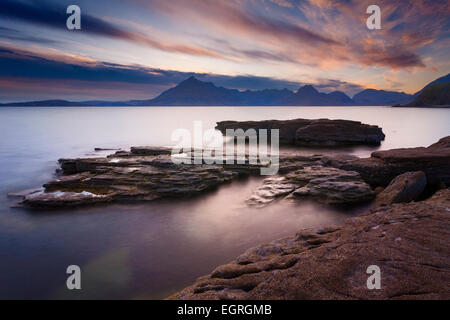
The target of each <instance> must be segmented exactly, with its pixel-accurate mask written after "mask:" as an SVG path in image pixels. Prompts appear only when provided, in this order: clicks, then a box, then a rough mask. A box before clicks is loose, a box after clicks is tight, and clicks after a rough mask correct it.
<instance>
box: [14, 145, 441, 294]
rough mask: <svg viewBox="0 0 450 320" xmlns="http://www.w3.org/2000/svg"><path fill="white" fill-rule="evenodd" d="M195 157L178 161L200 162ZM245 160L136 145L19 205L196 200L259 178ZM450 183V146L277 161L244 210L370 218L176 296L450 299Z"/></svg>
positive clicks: (82, 167)
mask: <svg viewBox="0 0 450 320" xmlns="http://www.w3.org/2000/svg"><path fill="white" fill-rule="evenodd" d="M195 151H196V150H190V151H189V150H188V151H186V150H184V151H183V152H184V153H183V154H182V155H183V157H185V158H187V159H193V157H194V152H195ZM239 156H241V157H243V158H244V159H245V161H244V163H243V164H234V165H227V164H223V165H219V164H206V163H205V162H203V163H202V164H196V165H191V164H175V163H174V162H173V161H172V155H171V150H170V149H168V148H159V147H133V148H131V149H130V151H123V150H119V151H117V152H115V153H113V154H111V155H109V156H107V157H96V158H77V159H60V160H59V164H60V167H61V169H60V170H59V172H58V176H57V178H56V179H55V180H53V181H50V182H48V183H46V184H44V186H43V188H41V189H39V190H33V191H26V192H24V193H19V194H16V195H18V196H21V197H22V205H24V206H27V207H31V208H49V207H50V208H53V207H56V208H61V207H65V208H67V207H76V206H85V205H94V204H102V203H103V204H105V203H112V202H137V201H154V200H157V199H162V198H180V197H190V196H193V195H200V194H202V193H204V192H207V191H209V190H213V189H215V188H217V187H219V186H220V185H222V184H224V183H229V182H231V181H233V180H236V179H239V178H242V177H247V176H251V175H254V176H257V175H259V173H260V168H261V165H254V164H250V162H249V156H248V155H245V154H243V155H239ZM203 161H205V159H204V160H203ZM449 185H450V136H448V137H445V138H442V139H441V140H439V141H438V142H437V143H434V144H432V145H431V146H429V147H420V148H404V149H393V150H386V151H377V152H373V153H372V155H371V157H368V158H358V157H355V156H350V155H343V154H341V155H334V156H330V155H310V156H305V155H303V154H296V153H295V152H290V153H281V154H280V159H279V173H278V175H276V176H271V177H269V178H267V179H264V180H262V182H261V184H260V186H259V187H258V188H257V189H256V190H255V191H254V193H253V195H252V196H251V197H250V198H249V199H248V200H247V204H248V205H249V206H266V205H270V204H271V203H272V202H274V201H302V200H303V199H312V200H314V201H318V202H322V203H325V204H328V205H348V204H350V205H351V204H355V203H361V202H366V203H371V210H370V212H368V213H367V214H366V215H363V216H360V217H357V218H352V219H349V220H348V221H347V222H346V224H345V225H343V226H340V227H333V228H325V229H320V230H301V231H299V232H298V233H297V234H296V235H294V236H292V237H289V238H285V239H282V240H278V241H274V242H272V243H270V244H266V245H262V246H260V247H257V248H253V249H250V250H248V251H247V252H246V253H244V254H243V255H241V256H239V257H238V258H237V259H236V260H234V261H232V262H230V263H229V264H226V265H223V266H220V267H218V268H216V269H215V270H214V271H213V272H212V273H211V274H210V275H207V276H205V277H202V278H199V279H198V280H197V281H196V282H195V284H193V285H192V286H190V287H188V288H186V289H184V290H182V291H181V292H179V293H176V294H174V295H173V296H171V297H170V298H171V299H368V298H376V299H397V298H398V299H403V298H406V299H410V298H432V299H434V298H439V299H448V298H450V290H449V288H450V245H449V244H450V241H449V240H450V225H449V219H448V215H449V214H450V189H448V187H449ZM370 264H374V265H378V266H379V267H380V268H381V270H382V274H383V280H382V281H383V285H382V289H381V290H367V288H366V279H367V274H366V273H365V268H367V266H368V265H370Z"/></svg>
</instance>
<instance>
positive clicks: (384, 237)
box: [169, 189, 450, 300]
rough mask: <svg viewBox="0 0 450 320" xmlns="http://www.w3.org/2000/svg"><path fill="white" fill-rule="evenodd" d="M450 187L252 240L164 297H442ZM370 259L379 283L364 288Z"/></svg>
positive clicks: (446, 291) (449, 249) (449, 271)
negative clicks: (257, 242)
mask: <svg viewBox="0 0 450 320" xmlns="http://www.w3.org/2000/svg"><path fill="white" fill-rule="evenodd" d="M449 206H450V190H449V189H445V190H441V191H439V192H438V193H436V194H435V195H434V196H433V197H432V198H431V199H429V200H427V201H421V202H413V203H408V204H405V203H402V204H394V205H390V206H387V207H380V208H378V209H377V210H374V211H372V212H371V213H370V214H367V215H363V216H360V217H357V218H352V219H348V220H347V221H346V224H345V225H343V226H336V227H331V228H326V229H318V230H317V229H307V230H301V231H299V232H298V233H297V234H296V235H294V236H291V237H288V238H284V239H281V240H277V241H273V242H272V243H270V244H266V245H262V246H259V247H257V248H253V249H250V250H248V251H247V252H245V253H244V254H242V255H241V256H239V257H238V258H237V259H236V260H234V261H232V262H230V263H229V264H226V265H223V266H219V267H217V268H216V269H215V270H214V271H213V272H212V273H211V274H210V275H207V276H204V277H201V278H199V279H198V280H197V281H196V282H195V283H194V284H193V285H191V286H189V287H187V288H186V289H184V290H182V291H180V292H178V293H176V294H174V295H172V296H171V297H169V299H193V300H195V299H242V300H259V299H446V300H447V299H449V298H450V241H449V239H450V220H449V219H448V215H449V210H450V209H449ZM370 265H377V266H379V268H380V269H381V289H380V290H369V289H368V288H367V279H368V277H369V275H368V274H367V273H366V270H367V268H368V267H369V266H370Z"/></svg>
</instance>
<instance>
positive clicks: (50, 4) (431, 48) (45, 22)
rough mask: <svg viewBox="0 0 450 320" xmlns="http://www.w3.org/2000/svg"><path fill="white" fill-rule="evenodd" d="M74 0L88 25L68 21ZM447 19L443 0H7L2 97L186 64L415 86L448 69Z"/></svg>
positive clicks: (145, 75)
mask: <svg viewBox="0 0 450 320" xmlns="http://www.w3.org/2000/svg"><path fill="white" fill-rule="evenodd" d="M371 4H376V5H378V6H379V7H380V9H381V29H380V30H369V29H368V28H367V26H366V20H367V18H368V17H369V14H367V13H366V9H367V7H368V6H369V5H371ZM69 5H78V6H79V7H80V8H81V30H68V29H67V27H66V20H67V18H68V17H69V14H67V13H66V9H67V7H68V6H69ZM449 26H450V6H449V2H448V0H432V1H426V0H411V1H408V0H404V1H393V0H370V1H365V0H343V1H333V0H329V1H326V0H128V1H124V0H96V1H92V0H83V1H77V0H68V1H66V0H36V1H34V0H2V1H1V2H0V102H7V101H25V100H42V99H67V100H73V101H80V100H129V99H149V98H153V97H155V96H157V95H158V94H160V93H161V92H162V91H164V90H166V89H168V88H170V87H172V86H174V85H176V84H177V83H179V82H181V81H182V80H184V79H186V78H188V77H189V76H191V75H195V76H196V77H198V78H199V79H201V80H205V81H212V82H213V83H215V84H216V85H219V86H224V87H228V88H236V89H239V90H247V89H250V90H260V89H266V88H269V89H272V88H275V89H283V88H288V89H290V90H297V89H298V88H299V87H300V86H302V85H305V84H312V85H314V86H315V87H316V88H317V89H318V90H319V91H323V92H331V91H335V90H340V91H343V92H345V93H347V94H348V95H349V96H353V95H354V94H355V93H357V92H359V91H361V90H364V89H366V88H374V89H383V90H392V91H403V92H406V93H415V92H417V91H418V90H420V89H421V88H422V87H423V86H425V85H426V84H427V83H429V82H431V81H432V80H434V79H436V78H439V77H441V76H443V75H446V74H448V73H449V72H450V60H449V57H450V28H449Z"/></svg>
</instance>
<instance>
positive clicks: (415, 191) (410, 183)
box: [375, 171, 427, 205]
mask: <svg viewBox="0 0 450 320" xmlns="http://www.w3.org/2000/svg"><path fill="white" fill-rule="evenodd" d="M426 186H427V177H426V176H425V173H423V172H422V171H415V172H406V173H403V174H401V175H399V176H397V177H395V178H394V179H393V180H392V181H391V183H390V184H389V185H388V186H387V187H386V189H384V190H383V191H382V192H380V193H379V194H378V195H377V197H376V199H375V204H376V205H387V204H391V203H400V202H410V201H413V200H417V199H418V198H419V197H420V195H421V194H422V193H423V191H424V190H425V187H426Z"/></svg>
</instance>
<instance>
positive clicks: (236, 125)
mask: <svg viewBox="0 0 450 320" xmlns="http://www.w3.org/2000/svg"><path fill="white" fill-rule="evenodd" d="M216 129H217V130H219V131H221V132H222V134H223V135H226V130H227V129H232V130H237V129H242V130H244V131H246V130H248V129H255V130H260V129H266V130H271V129H279V134H280V143H282V144H291V145H296V146H307V147H332V146H345V145H379V144H380V142H381V141H382V140H384V138H385V135H384V133H383V131H382V129H381V128H379V127H378V126H374V125H368V124H363V123H361V122H358V121H349V120H329V119H317V120H308V119H295V120H266V121H221V122H217V126H216ZM269 136H270V134H269Z"/></svg>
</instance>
